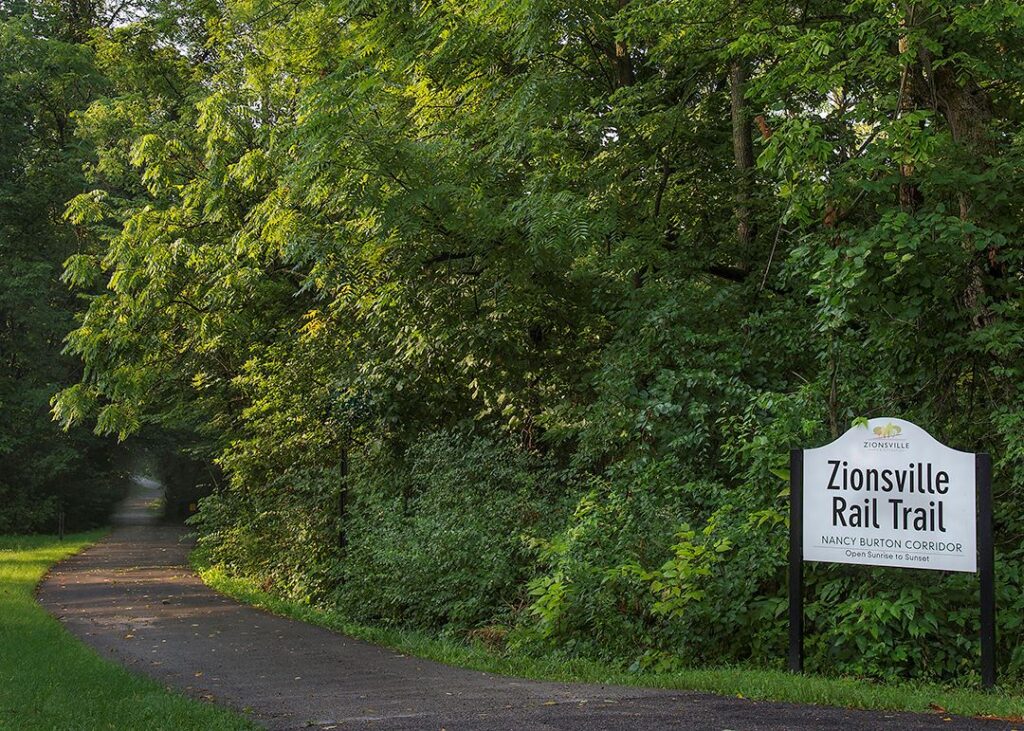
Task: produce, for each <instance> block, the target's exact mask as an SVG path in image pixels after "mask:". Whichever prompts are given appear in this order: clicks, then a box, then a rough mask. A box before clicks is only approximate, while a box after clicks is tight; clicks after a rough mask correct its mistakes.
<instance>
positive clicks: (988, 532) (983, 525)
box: [974, 453, 996, 689]
mask: <svg viewBox="0 0 1024 731" xmlns="http://www.w3.org/2000/svg"><path fill="white" fill-rule="evenodd" d="M974 475H975V478H974V479H975V487H976V488H977V491H978V573H979V578H980V580H981V581H980V583H981V685H982V687H983V688H985V689H989V688H992V687H993V686H994V685H995V684H996V587H995V584H996V582H995V551H994V549H993V535H992V458H991V457H989V455H987V454H984V453H981V454H976V455H975V471H974Z"/></svg>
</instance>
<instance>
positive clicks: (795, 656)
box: [789, 449, 804, 673]
mask: <svg viewBox="0 0 1024 731" xmlns="http://www.w3.org/2000/svg"><path fill="white" fill-rule="evenodd" d="M803 487H804V451H803V450H802V449H794V450H792V451H791V452H790V453H789V671H790V672H791V673H802V672H803V671H804V547H803V538H804V526H803V523H804V501H803Z"/></svg>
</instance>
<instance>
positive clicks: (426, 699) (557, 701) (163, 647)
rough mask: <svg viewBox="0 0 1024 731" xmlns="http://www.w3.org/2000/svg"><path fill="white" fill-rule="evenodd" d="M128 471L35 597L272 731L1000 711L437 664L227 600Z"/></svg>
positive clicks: (94, 642)
mask: <svg viewBox="0 0 1024 731" xmlns="http://www.w3.org/2000/svg"><path fill="white" fill-rule="evenodd" d="M158 495H159V487H158V486H157V485H155V484H154V483H150V482H147V481H140V484H139V485H138V486H137V489H136V491H135V493H134V494H133V495H132V497H130V498H129V499H128V500H127V501H126V503H125V504H124V505H123V506H122V509H121V511H120V513H119V515H118V519H117V523H118V527H117V528H115V530H114V531H113V532H112V533H111V534H110V535H109V536H108V537H107V538H106V539H104V540H103V541H101V542H100V543H98V544H97V545H95V546H94V547H92V548H90V549H88V550H87V551H85V552H83V553H81V554H79V555H77V556H74V557H72V558H70V559H68V560H66V561H64V562H62V563H60V564H58V565H57V566H56V567H54V569H53V571H51V572H50V574H49V576H48V578H47V579H46V580H45V581H44V582H43V584H41V586H40V588H39V592H38V597H39V601H40V603H41V604H42V605H43V606H45V607H46V608H47V609H48V610H49V611H50V612H51V613H53V614H54V615H55V616H57V617H58V618H59V619H60V620H61V621H62V622H63V623H64V625H65V626H66V627H67V628H68V629H69V630H70V631H71V632H72V633H74V634H75V635H77V636H78V637H80V638H81V639H82V640H84V641H85V642H86V643H87V644H89V645H90V646H92V647H93V648H95V649H96V650H97V651H98V652H100V653H101V654H102V655H104V656H106V657H110V658H113V659H116V660H117V661H119V662H121V663H123V664H124V665H126V666H128V667H129V668H131V669H133V670H136V671H139V672H142V673H145V674H146V675H149V676H152V677H153V678H155V679H157V680H159V681H160V682H162V683H164V684H167V685H170V686H175V687H177V688H180V689H182V690H184V691H185V692H187V693H188V694H189V695H192V696H194V697H197V698H201V699H205V700H207V701H213V702H217V703H223V704H226V705H228V706H230V707H232V708H235V709H237V710H240V711H243V712H245V713H246V714H248V715H249V717H250V718H252V719H254V720H255V721H256V722H258V723H260V724H262V725H263V726H266V727H268V728H271V729H300V728H310V727H312V728H324V729H327V728H332V727H333V728H338V729H349V728H355V729H434V730H437V729H447V730H448V731H462V730H468V729H474V730H477V729H516V730H517V731H518V730H520V729H522V730H523V731H527V730H529V731H540V730H542V729H544V730H549V729H566V730H568V729H586V730H587V731H599V730H601V729H608V730H610V731H611V730H619V729H621V730H625V729H652V730H653V729H709V730H713V731H723V730H725V729H732V730H734V731H755V730H758V729H822V728H832V729H843V730H844V731H846V730H855V729H879V728H898V729H1003V728H1010V727H1009V726H1007V725H1006V724H1004V723H999V722H993V721H982V720H975V719H966V718H955V717H954V718H952V719H950V720H945V719H946V718H948V717H944V716H941V715H917V714H904V713H879V712H867V711H851V710H844V709H838V708H825V707H817V706H801V705H793V704H786V703H767V702H756V701H749V700H743V699H739V698H730V697H721V696H714V695H707V694H702V693H691V692H685V691H662V690H647V689H641V688H626V687H616V686H602V685H593V684H570V683H546V682H534V681H528V680H520V679H516V678H508V677H502V676H498V675H491V674H488V673H481V672H477V671H473V670H466V669H462V668H455V667H449V666H447V665H442V664H440V663H436V662H431V661H429V660H423V659H419V658H416V657H410V656H407V655H403V654H401V653H399V652H396V651H394V650H390V649H387V648H383V647H378V646H376V645H371V644H368V643H365V642H361V641H359V640H354V639H351V638H349V637H345V636H343V635H339V634H335V633H333V632H329V631H328V630H325V629H321V628H319V627H314V626H311V625H308V624H305V623H302V622H297V621H293V620H290V619H285V618H282V617H276V616H273V615H271V614H268V613H266V612H263V611H261V610H258V609H254V608H251V607H247V606H245V605H242V604H239V603H237V602H235V601H233V600H230V599H227V598H225V597H224V596H222V595H220V594H218V593H217V592H215V591H213V590H212V589H210V588H208V587H207V586H205V585H204V584H203V583H202V581H201V580H200V579H199V578H198V577H197V576H196V575H195V574H194V573H193V572H192V571H191V570H189V568H188V562H187V556H188V551H189V549H190V547H191V546H190V544H189V543H188V542H186V541H185V540H184V532H183V531H182V529H180V528H173V527H165V526H160V525H157V524H156V522H155V520H154V518H153V513H152V511H151V510H150V509H148V505H149V504H150V503H151V502H152V501H153V499H154V498H155V497H157V496H158Z"/></svg>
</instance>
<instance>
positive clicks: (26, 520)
mask: <svg viewBox="0 0 1024 731" xmlns="http://www.w3.org/2000/svg"><path fill="white" fill-rule="evenodd" d="M34 10H35V12H34V13H31V14H30V13H26V12H25V7H21V8H18V7H12V6H8V5H7V4H5V3H0V261H2V265H0V266H2V273H0V414H2V418H0V505H2V507H0V533H11V532H21V531H33V530H49V531H54V530H56V528H57V513H58V512H59V511H63V512H65V513H66V515H67V524H68V526H69V527H74V526H77V527H87V526H91V525H96V524H98V523H100V522H102V521H103V520H104V519H105V517H106V512H107V510H108V509H109V507H110V505H111V503H112V502H113V501H114V500H115V499H117V497H119V494H120V487H121V485H120V483H119V482H117V481H116V480H112V479H110V478H111V474H112V471H113V470H114V467H115V466H116V465H114V463H113V461H112V453H111V447H110V444H109V440H100V439H98V438H96V437H94V436H92V435H90V434H88V433H83V432H78V431H76V432H68V433H65V432H63V431H62V430H61V429H60V427H59V426H58V425H57V424H54V423H53V421H52V419H51V416H50V406H49V401H50V398H51V396H52V395H53V394H54V392H55V391H56V390H57V389H58V388H59V387H60V386H61V385H66V384H67V382H68V381H69V380H74V379H78V378H80V377H81V372H82V369H81V366H80V364H78V363H77V362H76V361H75V360H74V359H73V358H69V357H64V356H62V355H61V350H62V348H63V342H62V341H63V338H64V336H65V335H66V334H67V332H68V331H69V330H70V329H71V328H73V327H74V319H73V313H74V310H75V308H76V306H77V302H76V298H75V296H74V295H73V294H72V293H71V292H69V291H68V288H67V287H66V286H65V285H64V284H62V283H61V281H60V275H61V272H62V268H61V264H62V263H63V262H64V260H65V259H66V258H67V257H68V256H69V255H71V254H73V253H74V252H75V251H76V249H77V248H78V245H79V242H78V239H77V237H76V233H75V231H74V230H73V229H72V227H71V226H70V225H68V224H67V223H66V222H65V221H64V220H63V213H64V206H65V204H66V202H67V200H68V199H69V198H71V197H72V196H74V195H76V194H78V193H81V192H82V191H83V190H85V189H86V185H85V180H84V178H83V176H82V172H81V166H82V163H83V161H84V159H85V157H86V156H87V154H88V152H87V144H86V143H85V142H84V141H83V140H80V139H78V138H76V136H75V124H74V121H73V119H72V113H73V112H74V110H76V109H80V108H84V107H85V106H86V105H87V104H88V103H89V102H90V101H91V100H92V99H93V98H95V97H96V95H97V94H99V93H101V90H102V88H103V84H104V80H103V78H102V76H101V75H100V74H99V73H98V72H97V70H96V68H95V66H94V64H93V54H92V52H91V50H90V49H89V47H88V46H86V45H84V44H83V43H81V41H82V40H84V35H82V34H81V33H80V30H81V28H82V23H81V22H80V21H79V20H78V19H76V18H75V17H73V16H72V15H71V14H69V12H65V9H62V8H60V7H58V6H56V5H52V6H50V5H40V6H37V7H35V8H34ZM81 233H82V235H85V233H86V232H84V231H83V232H81Z"/></svg>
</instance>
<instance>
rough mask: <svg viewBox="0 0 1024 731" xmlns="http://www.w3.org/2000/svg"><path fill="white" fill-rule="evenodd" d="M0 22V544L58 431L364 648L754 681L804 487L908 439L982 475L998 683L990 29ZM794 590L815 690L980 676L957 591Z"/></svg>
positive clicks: (1003, 275) (1013, 377) (483, 1)
mask: <svg viewBox="0 0 1024 731" xmlns="http://www.w3.org/2000/svg"><path fill="white" fill-rule="evenodd" d="M0 9H2V11H0V17H2V25H0V105H2V107H3V117H2V124H3V134H2V135H0V169H2V171H3V175H2V181H0V256H2V261H3V275H2V277H0V352H2V361H3V363H4V368H5V370H4V371H2V372H0V404H2V408H3V410H4V419H3V424H2V425H0V457H2V459H3V461H4V466H5V469H4V470H3V475H2V476H0V497H2V498H3V502H4V504H5V507H4V509H3V511H2V512H0V527H3V529H9V528H12V527H19V526H21V527H23V528H24V527H26V526H27V527H45V526H44V525H43V524H44V523H45V522H46V514H45V510H44V508H45V509H50V508H48V507H46V506H48V505H50V503H47V502H46V501H45V500H43V499H42V497H44V496H46V495H49V496H57V495H58V494H64V493H61V492H60V490H71V488H70V487H67V488H65V487H61V486H66V485H70V483H69V482H67V476H68V475H74V476H76V477H84V476H85V472H84V471H83V470H84V469H85V468H84V467H82V466H81V465H88V466H89V467H88V469H91V470H97V471H98V472H97V474H101V472H102V469H105V468H103V464H104V462H103V460H102V459H100V455H107V454H108V450H109V449H110V448H111V447H110V440H107V441H102V442H101V441H99V440H97V439H95V438H93V437H91V436H89V435H87V434H86V433H84V432H83V430H81V429H79V428H77V427H76V425H79V424H86V425H90V426H93V427H95V430H96V432H97V433H98V434H100V435H116V436H117V437H119V438H121V439H125V438H128V437H130V436H132V435H136V436H135V437H133V438H140V437H141V438H144V439H149V440H150V442H151V443H159V444H165V443H168V440H171V441H173V443H174V444H176V445H185V446H187V448H188V451H189V454H190V455H191V456H192V457H193V458H194V459H197V460H201V461H203V462H205V463H206V464H207V465H208V467H209V469H208V470H206V472H207V474H208V475H209V484H210V488H211V489H212V490H213V494H212V496H211V497H209V498H207V499H205V500H204V501H203V503H202V507H201V511H200V515H199V517H198V519H197V521H196V523H195V526H196V528H197V530H198V531H199V534H200V540H201V545H202V547H203V550H204V551H206V552H207V553H208V555H209V556H210V557H211V559H212V560H214V561H215V562H218V563H220V564H222V565H223V566H224V567H226V568H227V569H229V570H231V571H233V572H236V573H238V574H242V575H246V576H250V577H256V578H258V579H259V580H260V581H261V582H263V584H264V585H265V586H266V587H267V588H269V589H272V590H274V591H277V592H280V593H283V594H287V595H289V596H292V597H297V598H301V599H305V600H308V601H311V602H316V603H324V604H330V605H334V606H338V607H341V608H342V609H343V610H344V611H345V612H346V613H348V614H349V615H350V616H351V617H352V618H353V619H356V620H358V621H362V622H368V623H379V624H390V625H401V626H408V627H419V628H425V629H429V630H431V631H441V632H444V633H447V634H450V635H456V636H462V635H465V634H467V633H472V632H473V631H474V630H480V629H481V628H486V629H487V631H488V632H489V633H490V635H491V636H498V637H501V638H504V642H506V643H507V647H509V648H511V650H513V651H517V652H537V653H540V652H552V653H557V654H560V655H564V656H587V657H599V658H603V659H606V660H608V661H612V662H616V663H622V664H624V665H634V666H636V667H652V668H671V667H675V666H677V665H679V664H709V663H721V662H748V661H749V662H753V663H754V664H763V665H773V666H781V664H782V658H783V657H784V648H785V642H786V624H785V615H784V613H785V602H786V595H785V581H784V579H785V574H784V566H785V550H786V535H787V517H786V510H787V504H788V482H787V474H786V472H785V469H786V466H787V464H788V451H789V449H790V448H791V447H795V446H817V445H819V444H822V443H825V442H826V441H829V440H831V439H832V438H833V437H835V436H837V435H838V434H839V433H841V432H842V431H844V430H845V429H846V428H847V427H848V426H849V425H850V424H851V423H852V422H853V420H854V419H857V418H861V417H874V416H898V417H901V418H906V419H909V420H912V421H914V422H917V423H919V424H921V425H922V426H924V427H925V428H926V429H928V430H929V431H930V432H932V433H933V434H934V435H935V436H936V437H938V438H940V439H941V440H943V441H944V442H946V443H948V444H950V445H951V446H954V447H957V448H960V449H964V450H969V451H989V452H991V453H992V454H993V455H994V458H995V463H996V468H995V502H996V506H997V516H996V535H997V581H998V594H999V596H998V599H999V604H1000V609H1001V612H1000V615H999V621H1000V626H999V648H1000V649H999V652H1000V657H999V660H1000V664H1001V667H1002V668H1004V669H1005V670H1006V671H1007V672H1008V674H1009V676H1010V677H1011V678H1012V677H1016V678H1020V676H1021V674H1022V672H1024V636H1022V628H1021V619H1022V617H1024V593H1022V589H1024V575H1022V571H1024V545H1022V543H1021V539H1020V531H1019V529H1018V526H1019V525H1020V523H1021V519H1022V518H1024V515H1022V513H1024V503H1022V501H1021V489H1022V487H1024V431H1022V427H1024V406H1022V396H1024V360H1022V358H1021V355H1022V346H1024V328H1022V325H1024V302H1022V298H1021V294H1022V279H1021V274H1022V266H1021V265H1022V259H1021V257H1022V252H1024V247H1022V245H1021V241H1020V231H1021V223H1022V220H1021V219H1022V210H1024V185H1022V182H1024V135H1022V128H1021V122H1022V113H1024V98H1022V94H1024V64H1022V61H1024V58H1022V55H1024V8H1022V6H1021V5H1020V4H1019V3H1018V2H1015V1H1014V0H989V1H987V2H983V1H981V0H922V1H920V2H895V3H894V2H879V1H877V0H852V1H850V2H833V1H831V0H806V1H804V2H763V1H761V0H754V1H753V2H744V3H739V2H733V0H653V1H651V2H629V1H628V0H603V1H596V2H595V1H590V0H588V1H587V2H554V1H553V0H477V1H470V0H465V1H459V0H438V1H436V2H435V1H429V0H426V1H423V2H398V1H395V0H224V1H223V2H216V1H214V0H127V1H126V2H125V3H123V4H119V3H113V4H106V3H104V2H102V1H101V0H65V1H63V2H54V0H18V1H16V2H12V0H0ZM61 271H63V274H60V272H61ZM58 275H59V276H60V278H61V279H62V280H63V282H58V281H57V278H58ZM69 287H70V291H69ZM72 313H74V318H75V319H74V320H73V321H72ZM67 332H69V334H68V335H67V337H66V340H65V341H64V343H63V344H62V337H63V335H64V334H65V333H67ZM62 347H63V348H65V355H64V356H60V355H59V352H60V350H61V348H62ZM58 388H59V389H60V390H59V392H58ZM55 392H56V396H54V397H53V401H52V410H53V414H54V415H55V417H56V419H57V420H58V422H59V423H60V424H61V425H63V426H64V427H69V428H70V430H69V431H68V432H67V433H63V432H61V431H59V429H57V428H56V427H55V426H54V425H52V424H50V423H49V422H48V419H49V414H48V413H47V406H46V400H47V399H48V398H49V397H50V396H51V395H52V394H53V393H55ZM130 441H131V440H129V442H130ZM109 484H110V483H109V482H103V481H102V480H101V481H99V482H97V483H96V484H93V485H92V487H83V488H81V489H78V488H76V490H75V491H74V494H75V495H78V496H96V495H98V494H99V492H102V489H103V488H101V487H99V485H109ZM96 491H99V492H96ZM51 499H56V498H55V497H47V498H46V500H51ZM81 499H83V500H84V499H85V497H81ZM89 499H90V500H91V499H93V498H92V497H89ZM97 499H98V498H97ZM100 503H103V504H107V503H109V500H106V502H104V501H103V500H99V499H98V503H97V504H100ZM12 505H13V506H16V507H15V508H14V510H15V512H11V511H12V508H11V507H10V506H12ZM40 511H43V512H40ZM10 516H14V517H10ZM5 520H6V521H7V523H8V524H9V525H8V524H5V523H4V521H5ZM807 575H808V587H807V597H808V646H807V651H808V660H807V664H808V668H809V669H810V670H816V671H821V672H830V673H853V674H858V675H862V676H872V677H879V676H882V677H884V676H901V677H906V676H910V677H927V678H938V679H955V678H969V677H970V674H971V673H974V672H975V668H976V665H977V660H976V655H977V639H976V637H977V623H978V616H977V608H976V604H977V602H976V592H977V586H976V578H975V577H973V576H970V575H947V574H941V573H938V572H923V571H919V572H914V571H899V570H879V569H865V568H858V567H845V566H830V565H813V566H810V567H809V568H808V573H807Z"/></svg>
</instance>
